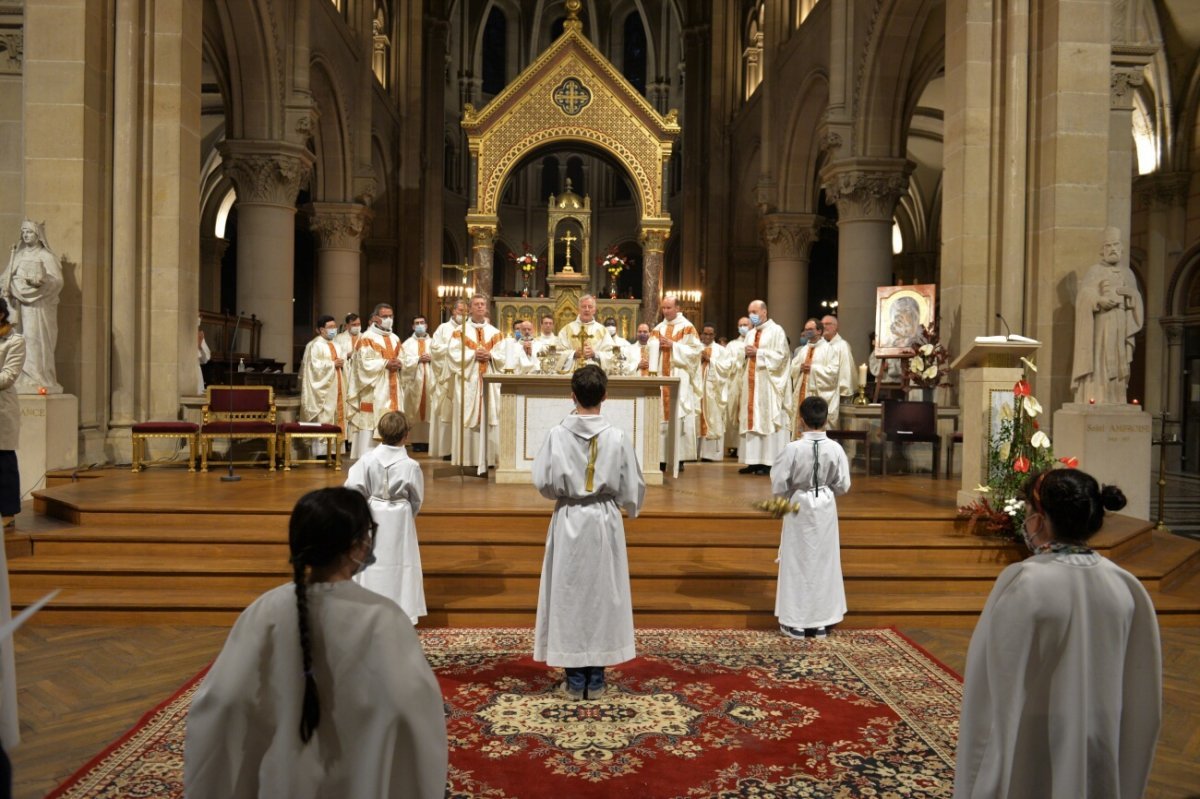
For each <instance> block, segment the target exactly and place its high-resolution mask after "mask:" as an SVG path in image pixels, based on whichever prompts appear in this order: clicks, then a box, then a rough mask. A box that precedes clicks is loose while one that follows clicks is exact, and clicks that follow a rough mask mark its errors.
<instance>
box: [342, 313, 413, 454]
mask: <svg viewBox="0 0 1200 799" xmlns="http://www.w3.org/2000/svg"><path fill="white" fill-rule="evenodd" d="M395 318H396V313H395V311H393V310H392V306H390V305H388V304H386V303H380V304H379V305H376V306H375V310H374V312H372V314H371V328H370V329H369V330H367V331H366V332H365V333H363V334H362V335H361V336H359V337H358V349H357V351H356V352H355V353H354V358H353V359H352V360H351V362H350V366H351V368H350V379H349V380H348V381H347V382H348V383H349V388H348V391H349V393H350V421H351V422H352V423H353V424H354V426H355V428H357V431H358V432H356V433H355V439H354V442H353V444H352V445H351V450H350V457H352V458H361V457H362V456H363V455H366V454H367V453H368V452H369V451H370V450H371V448H372V447H374V446H375V426H376V425H377V424H379V419H380V417H381V416H383V415H384V414H385V413H387V412H388V411H398V410H400V409H401V408H403V407H404V389H403V387H402V386H401V385H400V370H401V369H403V368H404V362H403V360H402V359H401V357H400V337H399V336H397V335H396V334H395V333H393V332H392V324H393V323H394V322H395Z"/></svg>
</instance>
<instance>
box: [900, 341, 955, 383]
mask: <svg viewBox="0 0 1200 799" xmlns="http://www.w3.org/2000/svg"><path fill="white" fill-rule="evenodd" d="M919 341H922V342H924V343H923V344H920V345H919V346H917V347H916V351H915V352H914V354H913V356H912V357H911V358H909V359H908V366H907V368H906V369H905V370H904V381H905V383H906V384H907V385H909V386H918V387H920V388H937V387H938V386H939V385H940V384H941V382H942V377H943V376H944V375H945V374H946V372H947V371H949V368H948V366H947V364H948V363H949V362H950V351H949V350H947V349H946V347H945V345H944V344H942V342H941V341H940V340H939V339H938V334H937V328H932V329H929V330H926V329H925V328H924V327H922V328H921V336H920V338H919Z"/></svg>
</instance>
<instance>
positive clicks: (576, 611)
mask: <svg viewBox="0 0 1200 799" xmlns="http://www.w3.org/2000/svg"><path fill="white" fill-rule="evenodd" d="M533 484H534V485H535V486H536V487H537V490H538V491H540V492H541V494H542V496H544V497H546V498H547V499H553V500H555V505H554V515H553V517H551V519H550V532H549V534H548V536H547V538H546V557H545V560H544V561H543V563H542V580H541V587H540V588H539V590H538V607H537V622H536V624H535V626H534V645H533V646H534V650H533V659H534V660H537V661H541V662H544V663H546V664H548V665H551V666H564V667H575V668H578V667H586V666H601V667H602V666H611V665H614V664H617V663H623V662H624V661H626V660H629V659H631V658H632V657H633V656H634V641H633V604H632V599H631V597H630V592H629V562H628V559H627V556H626V553H625V528H624V523H623V522H622V519H621V510H622V508H623V509H624V510H625V512H626V513H628V514H629V516H630V517H631V518H634V517H636V516H637V515H638V512H639V510H640V509H641V507H642V500H643V499H644V497H645V494H646V484H645V482H644V481H643V479H642V470H641V468H640V467H639V465H638V462H637V456H636V454H635V453H634V450H633V446H632V445H631V444H630V443H629V441H628V439H626V438H625V434H624V433H622V432H621V431H620V430H619V429H617V428H615V427H613V426H612V425H610V424H609V423H608V421H607V420H606V419H605V418H604V417H603V416H600V415H595V416H578V415H575V414H572V415H570V416H568V417H566V418H565V419H564V420H563V421H562V424H560V425H558V426H557V427H555V428H553V429H552V430H551V431H550V433H549V434H548V435H547V437H546V440H545V442H544V443H543V444H542V448H541V449H540V450H539V451H538V454H537V457H536V458H535V459H534V462H533Z"/></svg>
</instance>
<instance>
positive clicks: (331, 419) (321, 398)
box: [299, 315, 348, 458]
mask: <svg viewBox="0 0 1200 799" xmlns="http://www.w3.org/2000/svg"><path fill="white" fill-rule="evenodd" d="M337 332H338V329H337V320H336V319H334V318H333V317H332V316H329V315H324V316H321V317H318V318H317V335H316V338H314V339H313V340H312V341H310V342H308V345H307V346H305V348H304V357H303V358H302V359H301V360H300V417H299V418H300V421H302V422H320V423H321V424H336V425H337V426H338V427H340V428H342V432H343V433H345V431H346V368H345V367H346V356H347V355H348V353H347V352H346V351H344V350H342V349H340V348H339V347H338V345H337V341H336V340H335V339H336V338H337ZM324 450H325V440H324V439H320V440H316V441H314V442H313V456H314V457H318V458H319V457H321V456H323V455H324V454H325V451H324Z"/></svg>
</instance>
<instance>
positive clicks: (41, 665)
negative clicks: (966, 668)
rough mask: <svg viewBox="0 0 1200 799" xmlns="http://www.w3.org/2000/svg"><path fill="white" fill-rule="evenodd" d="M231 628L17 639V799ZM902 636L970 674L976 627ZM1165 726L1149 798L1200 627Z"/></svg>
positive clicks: (1189, 739) (1182, 749)
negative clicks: (969, 647) (967, 662)
mask: <svg viewBox="0 0 1200 799" xmlns="http://www.w3.org/2000/svg"><path fill="white" fill-rule="evenodd" d="M226 632H227V628H225V627H188V628H186V629H185V628H178V627H165V626H146V627H136V628H128V627H119V628H105V627H94V628H76V627H66V626H63V627H58V626H49V627H46V626H43V627H37V626H35V627H33V628H27V629H23V630H20V631H19V632H18V633H17V638H16V646H17V677H18V684H19V686H20V695H19V705H20V708H21V731H22V736H23V738H24V741H23V743H22V745H21V746H20V747H19V748H18V749H17V750H16V751H15V752H13V753H12V758H13V766H14V774H15V778H14V789H15V790H14V793H13V795H14V796H15V797H17V799H35V798H38V797H43V796H45V795H46V793H47V792H48V791H50V790H52V789H53V788H54V787H55V786H56V785H58V784H59V783H60V782H61V781H62V780H63V779H65V778H66V777H68V776H69V775H70V774H72V773H73V772H74V771H75V770H76V769H77V768H79V767H80V766H82V765H83V764H84V763H85V762H87V761H88V760H89V759H90V758H91V757H92V756H93V755H95V754H96V753H98V752H99V751H100V750H102V749H103V748H104V747H105V746H107V745H108V744H109V743H111V742H112V741H113V740H115V739H116V738H117V737H118V736H119V735H120V734H121V733H122V732H124V731H125V730H126V729H128V728H129V727H130V726H132V725H133V724H134V723H135V722H136V721H137V719H138V718H140V717H141V715H142V714H143V713H145V712H146V711H147V710H149V709H150V708H151V707H153V706H154V705H155V704H157V703H158V702H160V701H162V700H163V699H165V698H166V697H167V696H169V695H170V694H171V693H172V692H173V691H174V690H175V689H176V688H178V687H179V686H180V685H181V684H182V683H183V682H184V681H185V680H187V679H188V678H189V677H191V676H192V675H193V674H195V673H196V672H197V671H199V670H200V669H201V668H203V667H204V666H205V665H206V664H207V663H208V662H209V661H211V660H212V659H213V658H214V657H215V656H216V654H217V652H219V651H220V648H221V645H222V643H223V642H224V639H225V635H226ZM901 632H903V633H905V634H906V635H908V636H909V637H910V638H912V639H913V640H914V641H916V642H917V643H918V644H920V645H921V646H923V647H925V648H926V649H927V650H929V651H930V652H931V653H932V654H933V655H934V657H936V658H938V659H939V660H941V661H942V662H943V663H945V664H946V665H948V666H950V667H951V668H952V669H954V670H955V671H957V672H959V673H960V674H961V673H962V670H963V665H964V662H965V659H966V650H967V643H968V642H969V640H970V634H971V631H970V630H969V629H944V628H907V627H901ZM1163 672H1164V674H1163V677H1164V680H1163V689H1164V690H1163V706H1164V713H1165V716H1164V721H1163V728H1162V733H1161V735H1160V738H1159V744H1158V749H1157V751H1156V754H1155V761H1154V768H1153V770H1152V771H1151V775H1150V789H1149V790H1148V791H1147V793H1146V797H1147V799H1185V798H1186V797H1192V798H1193V799H1194V797H1196V796H1197V795H1198V794H1200V686H1198V684H1197V681H1196V679H1195V675H1196V674H1198V673H1200V628H1182V627H1177V628H1166V629H1164V630H1163Z"/></svg>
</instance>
